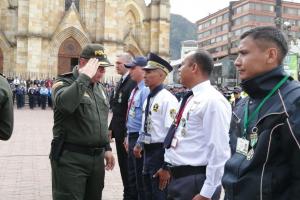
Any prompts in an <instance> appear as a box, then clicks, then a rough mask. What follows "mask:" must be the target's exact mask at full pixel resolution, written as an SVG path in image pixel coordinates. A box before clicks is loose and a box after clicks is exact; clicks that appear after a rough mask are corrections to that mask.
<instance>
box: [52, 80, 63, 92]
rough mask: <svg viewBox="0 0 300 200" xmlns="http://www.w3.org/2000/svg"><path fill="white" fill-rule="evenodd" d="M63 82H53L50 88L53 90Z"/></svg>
mask: <svg viewBox="0 0 300 200" xmlns="http://www.w3.org/2000/svg"><path fill="white" fill-rule="evenodd" d="M63 84H64V83H63V82H62V81H58V82H56V83H54V84H53V85H52V90H53V91H54V90H55V88H57V87H59V86H61V85H63Z"/></svg>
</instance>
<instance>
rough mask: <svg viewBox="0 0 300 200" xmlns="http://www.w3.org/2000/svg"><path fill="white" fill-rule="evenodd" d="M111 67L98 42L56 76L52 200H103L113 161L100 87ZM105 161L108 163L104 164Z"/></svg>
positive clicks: (106, 116)
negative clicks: (71, 68)
mask: <svg viewBox="0 0 300 200" xmlns="http://www.w3.org/2000/svg"><path fill="white" fill-rule="evenodd" d="M108 66H111V64H110V62H109V61H108V60H107V56H106V54H105V53H104V49H103V47H102V46H101V45H99V44H88V45H87V46H86V47H85V48H84V49H83V51H82V53H81V55H80V60H79V66H76V67H74V69H73V71H72V72H70V73H66V74H63V75H60V76H58V78H57V80H56V82H55V84H53V86H52V91H53V96H52V98H53V103H54V126H53V136H54V138H53V140H52V144H51V153H50V159H51V167H52V195H53V199H54V200H73V199H74V200H75V199H76V200H100V199H101V198H102V190H103V188H104V175H105V170H104V168H106V169H107V170H112V169H113V167H114V157H113V155H112V152H111V148H110V145H109V139H108V127H107V119H108V111H109V105H108V99H107V95H106V94H105V92H104V87H103V86H102V85H101V84H100V83H99V81H100V79H101V78H102V77H103V75H104V73H105V68H106V67H108ZM104 159H105V160H106V165H105V163H104Z"/></svg>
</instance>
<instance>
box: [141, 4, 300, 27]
mask: <svg viewBox="0 0 300 200" xmlns="http://www.w3.org/2000/svg"><path fill="white" fill-rule="evenodd" d="M145 1H146V3H147V4H148V2H150V1H151V0H145ZM289 1H294V2H297V3H300V0H289ZM170 2H171V13H174V14H180V15H182V16H184V17H185V18H187V19H188V20H190V21H191V22H196V21H197V20H199V19H201V18H203V17H205V16H207V15H209V14H210V13H214V12H216V11H218V10H220V9H222V8H225V7H227V6H228V5H229V2H230V0H170Z"/></svg>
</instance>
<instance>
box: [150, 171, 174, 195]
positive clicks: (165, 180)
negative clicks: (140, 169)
mask: <svg viewBox="0 0 300 200" xmlns="http://www.w3.org/2000/svg"><path fill="white" fill-rule="evenodd" d="M156 177H158V178H159V189H160V190H164V189H165V188H166V187H167V185H168V184H169V181H170V178H171V174H170V172H169V171H168V170H164V169H162V168H160V169H159V170H158V171H157V172H156V173H155V174H154V175H153V178H156Z"/></svg>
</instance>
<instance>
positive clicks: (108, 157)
mask: <svg viewBox="0 0 300 200" xmlns="http://www.w3.org/2000/svg"><path fill="white" fill-rule="evenodd" d="M104 158H105V161H106V163H105V169H106V170H113V168H114V166H115V158H114V155H113V153H112V152H111V151H106V152H105V154H104Z"/></svg>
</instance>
